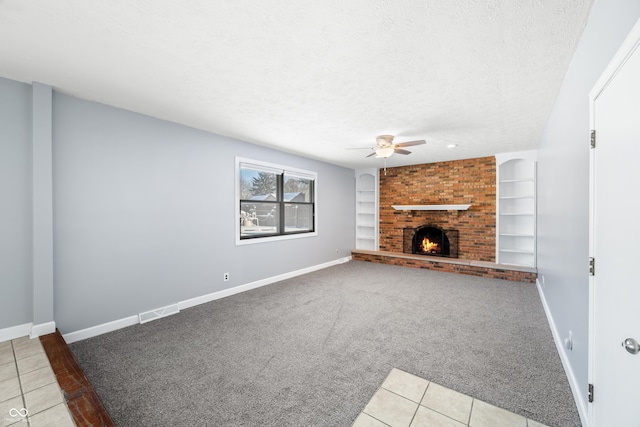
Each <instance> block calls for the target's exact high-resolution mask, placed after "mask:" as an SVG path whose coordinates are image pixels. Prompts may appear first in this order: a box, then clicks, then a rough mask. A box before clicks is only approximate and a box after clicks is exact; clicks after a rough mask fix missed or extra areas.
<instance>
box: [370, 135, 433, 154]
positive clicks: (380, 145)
mask: <svg viewBox="0 0 640 427" xmlns="http://www.w3.org/2000/svg"><path fill="white" fill-rule="evenodd" d="M393 139H394V136H393V135H380V136H377V137H376V145H377V146H376V147H372V148H371V149H372V150H373V153H371V154H369V155H368V156H367V157H371V156H376V157H378V158H383V159H386V158H388V157H390V156H391V155H392V154H393V153H398V154H404V155H406V154H411V151H409V150H405V149H403V148H402V147H411V146H412V145H422V144H426V143H427V141H425V140H423V139H420V140H416V141H407V142H401V143H399V144H394V143H393Z"/></svg>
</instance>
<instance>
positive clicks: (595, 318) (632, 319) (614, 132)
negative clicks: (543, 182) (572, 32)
mask: <svg viewBox="0 0 640 427" xmlns="http://www.w3.org/2000/svg"><path fill="white" fill-rule="evenodd" d="M638 42H640V25H636V26H635V28H634V30H633V31H632V32H631V34H630V36H629V38H628V39H627V41H626V42H625V43H624V44H623V46H622V48H621V49H620V51H619V52H618V54H617V55H616V57H615V58H614V60H613V62H612V64H611V65H610V66H609V68H608V69H607V71H605V74H603V77H602V78H601V79H600V81H599V82H598V85H596V87H595V88H594V91H593V92H592V93H591V99H592V104H591V107H592V110H591V114H592V116H591V119H592V125H593V128H594V129H595V130H596V148H595V149H593V150H591V152H592V154H591V156H592V157H591V160H592V163H591V180H592V181H591V183H592V185H591V236H590V242H591V244H590V246H591V248H590V252H591V256H593V257H594V258H595V275H594V276H593V277H592V278H591V282H590V287H591V313H590V322H591V325H590V327H591V335H590V337H591V340H592V342H591V350H590V361H589V364H590V371H591V372H590V374H591V380H590V381H591V383H592V384H593V386H594V399H593V403H592V404H591V407H590V422H589V425H590V427H607V426H621V427H622V426H630V427H631V426H640V415H639V413H638V409H639V408H640V352H638V353H637V354H632V351H633V343H632V342H627V346H626V347H625V346H624V345H623V341H625V339H627V338H631V339H635V340H637V341H638V342H640V269H639V268H638V265H640V49H638ZM627 347H628V348H629V349H627ZM630 350H631V352H630Z"/></svg>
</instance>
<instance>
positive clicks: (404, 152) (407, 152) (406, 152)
mask: <svg viewBox="0 0 640 427" xmlns="http://www.w3.org/2000/svg"><path fill="white" fill-rule="evenodd" d="M396 147H397V146H396ZM393 152H394V153H398V154H411V151H409V150H403V149H402V148H396V149H395V150H394V151H393Z"/></svg>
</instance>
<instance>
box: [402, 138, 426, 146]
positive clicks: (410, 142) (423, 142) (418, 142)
mask: <svg viewBox="0 0 640 427" xmlns="http://www.w3.org/2000/svg"><path fill="white" fill-rule="evenodd" d="M426 143H427V141H425V140H424V139H420V140H417V141H407V142H401V143H400V144H395V146H396V147H411V146H412V145H422V144H426Z"/></svg>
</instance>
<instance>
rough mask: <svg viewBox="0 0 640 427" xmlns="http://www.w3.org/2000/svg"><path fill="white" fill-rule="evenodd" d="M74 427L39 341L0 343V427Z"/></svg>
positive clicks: (27, 339)
mask: <svg viewBox="0 0 640 427" xmlns="http://www.w3.org/2000/svg"><path fill="white" fill-rule="evenodd" d="M6 426H14V427H27V426H29V427H44V426H52V427H53V426H55V427H74V426H75V423H74V422H73V419H72V417H71V414H70V413H69V409H68V408H67V405H66V403H65V401H64V397H63V395H62V391H61V390H60V386H59V385H58V382H57V381H56V377H55V375H54V374H53V370H52V369H51V365H50V364H49V359H48V358H47V355H46V354H45V352H44V349H43V348H42V344H40V340H39V339H37V338H36V339H29V337H23V338H18V339H15V340H11V341H4V342H0V427H6Z"/></svg>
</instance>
